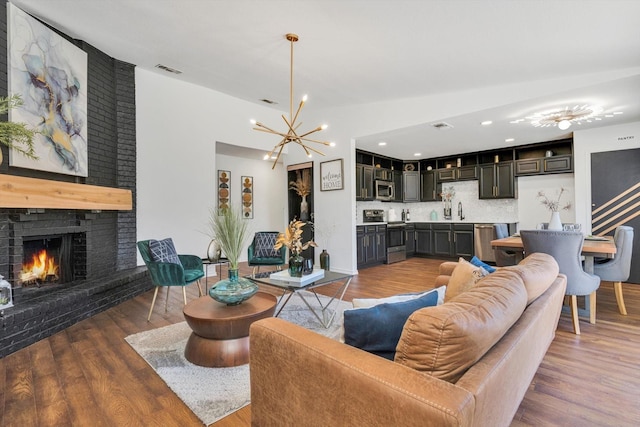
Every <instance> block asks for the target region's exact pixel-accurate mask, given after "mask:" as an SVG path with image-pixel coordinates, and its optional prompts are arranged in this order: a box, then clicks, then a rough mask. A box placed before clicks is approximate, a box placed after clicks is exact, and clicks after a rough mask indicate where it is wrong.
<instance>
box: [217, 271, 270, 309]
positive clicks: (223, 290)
mask: <svg viewBox="0 0 640 427" xmlns="http://www.w3.org/2000/svg"><path fill="white" fill-rule="evenodd" d="M256 292H258V285H256V284H255V283H254V282H252V281H251V280H249V279H245V278H244V277H238V270H237V269H230V270H229V278H228V279H224V280H220V281H219V282H218V283H216V284H215V285H214V286H213V287H212V288H211V289H209V296H210V297H211V298H213V299H214V300H216V301H218V302H221V303H223V304H227V305H238V304H240V303H242V302H243V301H246V300H248V299H249V298H251V297H252V296H254V295H255V294H256Z"/></svg>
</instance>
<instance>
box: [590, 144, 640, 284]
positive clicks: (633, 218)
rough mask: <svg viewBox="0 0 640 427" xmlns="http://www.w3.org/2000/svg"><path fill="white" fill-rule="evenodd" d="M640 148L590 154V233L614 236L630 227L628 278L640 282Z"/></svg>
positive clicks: (633, 281) (630, 280)
mask: <svg viewBox="0 0 640 427" xmlns="http://www.w3.org/2000/svg"><path fill="white" fill-rule="evenodd" d="M639 165H640V149H638V148H636V149H631V150H618V151H608V152H603V153H593V154H591V230H592V231H591V232H592V233H593V234H594V235H601V236H605V235H608V236H613V233H614V231H615V229H616V227H618V226H620V225H627V226H630V227H633V229H634V237H633V252H634V256H633V257H632V260H631V275H630V276H629V279H628V282H630V283H640V257H639V256H638V253H640V166H639Z"/></svg>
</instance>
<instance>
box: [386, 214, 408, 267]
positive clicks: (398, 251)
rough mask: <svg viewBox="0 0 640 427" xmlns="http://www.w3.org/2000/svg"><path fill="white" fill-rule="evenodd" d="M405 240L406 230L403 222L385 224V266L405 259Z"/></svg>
mask: <svg viewBox="0 0 640 427" xmlns="http://www.w3.org/2000/svg"><path fill="white" fill-rule="evenodd" d="M405 238H406V230H405V223H404V222H388V223H387V264H391V263H394V262H398V261H404V260H405V259H407V247H406V246H405Z"/></svg>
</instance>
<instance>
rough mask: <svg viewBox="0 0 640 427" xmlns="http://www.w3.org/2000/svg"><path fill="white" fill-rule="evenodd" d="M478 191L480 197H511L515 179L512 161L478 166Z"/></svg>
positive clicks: (513, 195) (514, 191)
mask: <svg viewBox="0 0 640 427" xmlns="http://www.w3.org/2000/svg"><path fill="white" fill-rule="evenodd" d="M478 169H479V180H478V193H479V198H480V199H509V198H511V199H513V198H515V197H516V180H515V174H514V169H513V162H512V161H508V162H500V163H490V164H484V165H480V166H478Z"/></svg>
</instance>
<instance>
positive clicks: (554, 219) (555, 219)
mask: <svg viewBox="0 0 640 427" xmlns="http://www.w3.org/2000/svg"><path fill="white" fill-rule="evenodd" d="M547 229H548V230H555V231H562V221H561V220H560V212H551V219H550V220H549V227H547Z"/></svg>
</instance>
